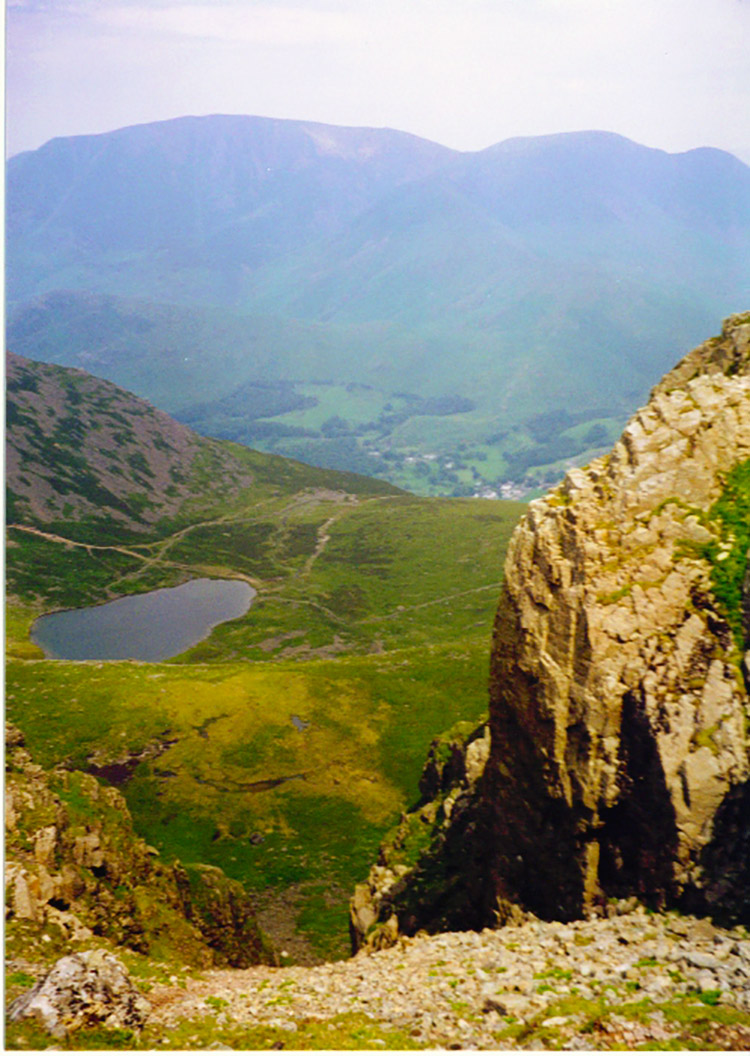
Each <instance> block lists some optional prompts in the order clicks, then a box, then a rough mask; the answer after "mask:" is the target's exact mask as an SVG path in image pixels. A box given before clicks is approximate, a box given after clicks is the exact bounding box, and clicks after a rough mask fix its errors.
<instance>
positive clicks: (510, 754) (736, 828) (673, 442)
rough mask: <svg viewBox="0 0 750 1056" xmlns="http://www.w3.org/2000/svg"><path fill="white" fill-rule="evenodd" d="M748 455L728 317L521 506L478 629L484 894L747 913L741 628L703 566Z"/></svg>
mask: <svg viewBox="0 0 750 1056" xmlns="http://www.w3.org/2000/svg"><path fill="white" fill-rule="evenodd" d="M748 459H750V315H745V316H734V317H732V318H730V319H728V320H727V321H726V322H725V324H724V328H723V332H722V335H721V337H720V338H715V339H713V340H711V341H709V342H707V343H706V344H705V345H703V346H701V347H700V348H698V349H696V350H695V351H693V352H692V353H690V355H688V356H687V357H686V358H685V359H684V360H683V361H682V362H681V363H680V364H679V365H678V366H677V367H676V368H675V370H673V371H672V372H671V373H670V374H668V375H667V376H666V377H665V378H664V379H663V381H662V382H661V383H660V384H659V385H658V386H657V387H656V388H655V389H654V390H653V392H652V395H651V399H650V401H649V403H648V405H647V406H646V407H645V408H644V409H642V410H641V411H639V412H638V413H637V414H636V415H635V416H634V417H633V418H632V419H631V421H630V422H629V423H628V425H627V427H626V429H625V431H624V433H623V435H622V438H621V440H620V441H619V442H618V443H617V444H616V446H615V448H614V450H613V451H612V452H611V454H610V455H608V456H607V457H605V458H601V459H597V460H596V461H595V462H593V463H592V464H591V465H590V466H589V467H587V468H586V469H577V470H571V471H570V472H569V473H568V474H567V476H566V478H565V481H564V482H563V484H561V485H560V486H559V487H558V488H556V489H555V490H553V491H551V492H550V493H548V494H547V495H546V496H545V497H544V498H543V499H539V500H537V501H535V502H533V503H531V504H530V507H529V510H528V513H527V514H526V516H525V517H524V519H523V520H522V522H521V524H520V525H519V527H518V528H517V530H516V532H515V534H514V536H513V539H512V541H511V544H510V548H509V552H508V557H507V560H506V570H505V572H506V578H505V586H504V590H503V596H502V599H501V602H500V606H499V610H498V616H497V620H496V625H495V632H494V643H493V652H492V669H491V703H490V723H491V731H492V748H491V756H490V761H489V764H488V767H487V771H486V776H485V784H484V788H483V790H482V796H483V798H484V799H485V801H486V802H487V803H488V804H489V805H490V806H491V815H492V819H491V852H490V854H491V861H490V869H489V873H490V876H489V879H490V889H489V891H488V906H489V905H490V904H491V903H492V901H493V900H494V901H495V903H496V906H497V907H499V908H502V906H503V904H505V903H508V902H510V903H520V904H522V905H523V906H525V907H526V908H528V909H531V910H533V911H534V912H535V913H537V914H539V915H541V916H544V917H557V918H563V919H569V918H572V917H575V916H578V915H580V914H581V913H582V912H584V911H585V910H586V909H587V908H589V907H591V906H592V905H593V904H595V903H596V902H601V901H602V900H603V899H604V898H606V897H610V896H613V895H624V894H630V893H635V894H638V895H639V896H641V897H643V898H644V899H646V900H650V901H653V902H655V903H657V904H664V903H667V902H674V901H675V900H676V899H682V900H683V901H685V900H687V901H688V902H689V903H693V904H699V905H704V906H705V907H707V908H712V909H714V910H716V911H719V910H720V909H721V908H722V907H724V908H725V909H726V910H727V911H729V912H732V913H740V914H742V913H743V912H744V913H746V912H747V909H748V908H749V907H748V905H747V904H746V897H745V896H743V894H742V891H743V888H744V887H745V886H746V885H745V880H746V878H747V857H745V860H744V862H740V861H738V858H737V853H739V852H740V849H741V848H746V846H747V836H743V831H742V825H743V822H742V821H741V813H742V812H741V809H739V803H740V802H741V801H744V799H746V798H747V795H746V792H745V788H746V785H745V783H746V781H747V778H748V755H747V740H746V734H745V727H746V721H747V718H746V716H747V707H748V694H747V689H746V687H745V684H744V682H743V679H742V676H741V671H740V664H739V661H740V659H741V653H740V652H739V649H738V645H739V646H741V645H742V644H743V643H741V642H740V643H736V641H735V640H733V634H732V627H731V626H730V623H729V622H728V620H729V618H730V614H729V613H728V612H727V611H726V606H723V605H721V604H720V603H719V602H718V601H717V598H716V595H715V582H714V577H713V567H714V566H715V565H716V564H717V563H720V562H721V561H722V560H726V559H728V558H729V557H730V555H731V551H732V548H733V546H734V544H735V542H736V539H735V536H734V534H733V533H732V532H729V533H726V532H724V533H722V528H721V523H720V522H719V521H717V520H716V518H715V517H714V516H712V515H711V512H710V511H711V508H712V506H713V505H714V504H715V503H716V501H717V500H718V499H719V498H720V496H721V495H722V493H723V490H724V488H725V486H726V479H727V475H728V474H729V472H730V471H731V470H732V469H733V468H734V467H737V466H738V465H739V464H741V463H743V462H744V461H746V460H748ZM711 556H713V561H712V560H711V559H710V558H711ZM742 557H743V559H746V558H745V553H743V554H742ZM744 824H745V825H747V822H745V823H744ZM728 843H733V844H734V845H735V852H737V853H733V854H730V855H729V856H727V854H726V853H725V852H724V850H722V846H724V847H726V846H727V845H728ZM742 853H743V854H745V855H746V851H742ZM741 856H742V854H740V857H741ZM730 862H731V866H732V870H733V871H734V874H735V875H734V876H730V875H727V871H726V869H725V866H726V865H728V864H729V863H730ZM720 863H721V864H720ZM730 871H731V870H730ZM722 874H723V875H722Z"/></svg>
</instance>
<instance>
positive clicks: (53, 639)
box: [31, 579, 256, 661]
mask: <svg viewBox="0 0 750 1056" xmlns="http://www.w3.org/2000/svg"><path fill="white" fill-rule="evenodd" d="M255 593H256V592H255V591H254V590H253V588H252V587H251V586H250V585H249V584H248V583H243V582H242V581H241V580H239V579H191V580H190V581H189V582H187V583H183V584H182V585H181V586H179V587H165V588H163V589H162V590H152V591H150V592H149V593H148V594H131V595H129V596H128V597H126V598H117V600H116V601H108V602H107V603H106V604H105V605H93V606H89V607H88V608H85V609H70V610H68V611H67V612H54V613H51V614H50V615H48V616H40V618H39V619H38V620H37V621H36V622H35V624H34V626H33V627H32V630H31V640H32V641H33V642H36V644H37V645H39V646H41V648H42V649H43V650H44V653H45V655H46V656H48V657H51V658H52V659H56V660H151V661H157V660H166V659H168V658H169V657H170V656H177V654H178V653H181V652H183V651H184V650H185V649H189V648H190V647H191V646H193V645H197V644H198V642H201V641H203V639H204V638H206V637H207V636H208V635H209V634H210V632H211V630H212V629H213V628H214V627H215V626H216V625H217V624H219V623H224V622H225V621H226V620H234V619H237V617H238V616H244V614H245V613H246V612H247V610H248V609H249V608H250V603H251V602H252V600H253V598H254V597H255Z"/></svg>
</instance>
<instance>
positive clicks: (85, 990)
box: [8, 950, 150, 1038]
mask: <svg viewBox="0 0 750 1056" xmlns="http://www.w3.org/2000/svg"><path fill="white" fill-rule="evenodd" d="M149 1010H150V1004H149V1002H148V1001H147V1000H146V998H145V997H144V996H143V995H142V994H141V993H140V991H139V990H138V989H137V988H136V987H135V986H134V984H133V983H132V982H131V980H130V976H129V975H128V973H127V972H126V971H125V969H124V968H123V966H122V964H121V963H120V962H119V961H118V960H117V958H116V957H114V956H113V955H112V954H111V953H106V952H105V951H103V950H88V951H86V952H85V953H76V954H72V955H71V956H69V957H61V958H60V960H59V961H57V963H56V964H55V965H54V966H53V968H52V969H51V971H50V972H49V973H48V974H47V975H46V976H45V977H44V979H42V980H40V982H39V983H37V985H36V986H35V987H34V988H33V989H32V990H30V991H29V992H28V993H27V994H22V995H21V997H19V998H17V999H16V1000H15V1001H14V1002H13V1003H12V1005H11V1006H10V1008H9V1009H8V1017H9V1018H10V1019H11V1020H19V1019H28V1018H34V1019H37V1020H38V1021H39V1023H40V1025H41V1026H42V1027H44V1029H45V1030H47V1031H49V1032H50V1034H52V1035H53V1036H54V1037H57V1038H64V1037H66V1036H67V1035H68V1034H69V1033H70V1032H72V1031H74V1030H77V1029H78V1028H80V1027H94V1026H103V1027H106V1028H108V1029H110V1030H138V1029H140V1027H142V1026H143V1023H144V1022H145V1019H146V1016H147V1015H148V1013H149Z"/></svg>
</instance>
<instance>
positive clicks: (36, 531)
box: [8, 524, 156, 561]
mask: <svg viewBox="0 0 750 1056" xmlns="http://www.w3.org/2000/svg"><path fill="white" fill-rule="evenodd" d="M8 528H9V529H10V528H15V530H16V531H17V532H27V533H28V534H29V535H37V536H39V538H40V539H47V540H48V541H49V542H50V543H61V544H62V545H63V546H78V547H81V548H82V549H84V550H88V551H89V552H90V551H92V550H114V551H116V552H117V553H118V554H127V556H128V557H137V558H138V560H139V561H146V560H147V555H146V554H139V553H137V552H136V551H135V550H129V549H128V548H127V547H126V546H100V545H99V544H97V543H81V542H78V540H76V539H66V538H65V536H63V535H54V534H53V533H52V532H43V531H42V530H41V528H32V527H31V526H30V525H27V524H9V525H8ZM143 545H144V546H155V545H156V544H155V543H144V544H143Z"/></svg>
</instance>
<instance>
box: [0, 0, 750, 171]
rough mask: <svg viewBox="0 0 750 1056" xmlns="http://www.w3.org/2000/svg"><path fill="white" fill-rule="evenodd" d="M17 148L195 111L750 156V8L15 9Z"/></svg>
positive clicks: (496, 0)
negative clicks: (586, 133)
mask: <svg viewBox="0 0 750 1056" xmlns="http://www.w3.org/2000/svg"><path fill="white" fill-rule="evenodd" d="M7 41H8V49H7V115H8V116H7V140H8V152H9V153H11V154H13V153H17V152H18V151H20V150H26V149H29V148H33V147H36V146H39V145H40V144H41V143H43V142H45V141H46V140H48V139H51V138H52V137H53V136H60V135H72V134H77V133H84V132H102V131H106V130H109V129H113V128H118V127H120V126H122V125H130V124H137V123H140V122H144V121H155V120H160V119H163V118H168V117H176V116H178V115H182V114H210V113H242V114H259V115H263V116H269V117H289V118H302V119H306V120H315V121H325V122H330V123H332V124H347V125H369V126H377V127H381V126H388V127H391V128H399V129H403V130H405V131H408V132H414V133H416V134H417V135H421V136H425V137H427V138H429V139H434V140H437V141H438V142H440V143H444V144H446V145H447V146H451V147H456V148H458V149H462V150H475V149H479V148H482V147H485V146H489V145H490V144H492V143H496V142H498V141H499V140H502V139H506V138H507V137H509V136H515V135H537V134H541V133H546V132H561V131H568V130H573V129H587V128H598V129H607V130H610V131H613V132H619V133H621V134H623V135H626V136H629V137H630V138H631V139H635V140H637V141H638V142H641V143H645V144H647V145H648V146H655V147H663V148H664V149H666V150H670V151H676V150H687V149H689V148H691V147H696V146H705V145H708V146H716V147H722V148H724V149H726V150H730V151H732V152H733V153H735V154H737V155H739V156H740V157H742V158H743V160H745V161H747V162H750V74H749V73H748V70H749V68H750V64H749V63H748V46H749V45H750V0H8V5H7Z"/></svg>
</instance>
